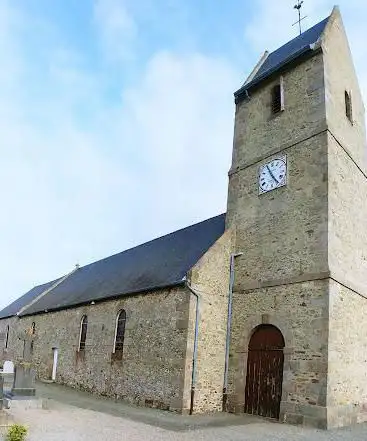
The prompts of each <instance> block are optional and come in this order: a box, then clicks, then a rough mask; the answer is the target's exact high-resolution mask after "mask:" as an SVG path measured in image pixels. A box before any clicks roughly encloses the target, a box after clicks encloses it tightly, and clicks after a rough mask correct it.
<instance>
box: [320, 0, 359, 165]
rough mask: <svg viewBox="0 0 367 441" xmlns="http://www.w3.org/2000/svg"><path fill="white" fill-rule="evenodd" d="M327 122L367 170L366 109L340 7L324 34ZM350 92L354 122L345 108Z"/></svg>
mask: <svg viewBox="0 0 367 441" xmlns="http://www.w3.org/2000/svg"><path fill="white" fill-rule="evenodd" d="M322 50H323V55H324V71H325V72H324V77H325V97H326V117H327V125H328V128H329V130H330V131H331V133H332V134H333V135H334V136H335V137H336V138H337V139H338V141H339V142H340V143H341V144H342V145H343V146H344V148H346V149H347V150H348V152H349V154H350V155H351V157H352V158H353V159H354V161H356V162H357V164H358V165H359V167H361V168H362V169H363V170H364V172H366V159H367V149H366V129H365V115H364V113H365V111H364V104H363V99H362V95H361V92H360V88H359V85H358V79H357V76H356V73H355V69H354V66H353V60H352V55H351V52H350V48H349V44H348V39H347V36H346V33H345V29H344V26H343V22H342V18H341V16H340V12H339V10H338V9H337V8H336V9H335V10H334V11H333V14H332V17H331V18H330V20H329V23H328V24H327V27H326V29H325V31H324V35H323V37H322ZM345 91H347V92H348V93H350V94H351V98H352V114H353V123H351V122H350V121H349V119H348V118H347V116H346V112H345V98H344V92H345Z"/></svg>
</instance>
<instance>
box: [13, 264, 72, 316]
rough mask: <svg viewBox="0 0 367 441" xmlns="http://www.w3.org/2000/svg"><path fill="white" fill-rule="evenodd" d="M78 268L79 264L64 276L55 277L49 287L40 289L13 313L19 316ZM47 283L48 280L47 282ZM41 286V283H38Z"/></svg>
mask: <svg viewBox="0 0 367 441" xmlns="http://www.w3.org/2000/svg"><path fill="white" fill-rule="evenodd" d="M78 269H79V265H76V266H75V268H74V269H73V270H72V271H70V272H69V273H67V274H66V275H65V276H63V277H61V278H60V279H57V280H56V281H55V283H53V284H52V285H51V286H50V287H49V288H47V289H46V290H45V291H42V292H41V293H40V294H39V295H38V296H37V297H35V298H34V299H33V300H32V301H31V302H29V303H27V304H26V305H24V306H23V307H22V308H20V310H19V311H18V312H17V313H16V314H15V315H16V316H18V317H19V315H20V314H23V312H24V311H25V310H27V309H28V308H30V307H31V306H32V305H34V304H35V303H37V302H38V301H39V300H40V299H42V297H44V296H45V295H46V294H48V293H49V292H50V291H52V290H53V289H55V288H56V287H57V286H59V285H60V284H61V283H62V282H64V280H66V279H67V278H68V277H70V276H71V275H72V274H74V273H75V271H77V270H78ZM48 283H49V282H48ZM46 284H47V282H46V283H44V285H46ZM40 286H42V285H40Z"/></svg>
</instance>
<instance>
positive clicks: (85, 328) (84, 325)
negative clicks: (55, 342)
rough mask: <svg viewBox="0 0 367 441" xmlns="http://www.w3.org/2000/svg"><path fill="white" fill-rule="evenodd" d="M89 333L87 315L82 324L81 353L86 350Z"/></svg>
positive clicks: (84, 316)
mask: <svg viewBox="0 0 367 441" xmlns="http://www.w3.org/2000/svg"><path fill="white" fill-rule="evenodd" d="M87 331H88V317H87V316H86V315H83V317H82V321H81V322H80V337H79V351H84V350H85V341H86V340H87Z"/></svg>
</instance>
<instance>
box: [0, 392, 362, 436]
mask: <svg viewBox="0 0 367 441" xmlns="http://www.w3.org/2000/svg"><path fill="white" fill-rule="evenodd" d="M38 390H39V393H40V396H42V397H43V398H44V399H45V402H46V403H47V407H48V409H47V410H45V409H27V410H24V409H20V408H14V407H13V409H11V411H10V412H11V414H12V416H13V417H14V419H15V421H16V422H18V423H23V424H25V425H26V426H27V427H28V428H29V436H28V438H27V441H104V440H106V441H115V440H116V441H117V440H118V441H124V440H126V441H289V440H294V441H298V440H299V441H324V440H332V441H366V440H367V424H359V425H357V426H354V427H352V428H346V429H340V430H334V431H329V432H326V431H321V430H315V429H305V428H301V427H296V426H289V425H286V424H280V423H276V422H270V421H266V420H263V419H260V418H255V417H251V416H234V415H228V414H218V415H216V416H204V417H203V416H193V417H182V416H178V415H174V414H172V413H169V412H162V411H156V410H154V409H142V408H134V407H132V406H128V405H126V404H124V403H121V402H118V403H115V402H113V401H112V400H104V399H101V398H96V397H94V396H91V395H89V394H86V393H81V392H76V391H73V390H70V389H68V388H62V387H60V386H56V385H52V386H47V387H46V386H40V387H39V389H38ZM71 403H72V404H73V405H70V404H71ZM1 439H2V438H1V436H0V440H1Z"/></svg>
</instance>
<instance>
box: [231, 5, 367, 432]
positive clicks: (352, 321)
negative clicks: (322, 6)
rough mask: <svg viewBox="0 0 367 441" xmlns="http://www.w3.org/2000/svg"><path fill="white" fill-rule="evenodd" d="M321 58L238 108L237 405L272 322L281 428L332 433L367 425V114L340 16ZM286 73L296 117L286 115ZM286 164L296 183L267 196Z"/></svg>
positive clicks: (234, 174) (318, 52)
mask: <svg viewBox="0 0 367 441" xmlns="http://www.w3.org/2000/svg"><path fill="white" fill-rule="evenodd" d="M314 52H315V54H314V55H313V56H312V57H311V58H305V59H304V60H303V62H301V63H299V64H297V65H294V66H293V67H292V68H290V69H289V70H285V71H284V72H279V73H278V76H275V77H273V78H272V79H270V80H269V81H268V82H266V83H264V84H262V85H261V86H260V87H259V88H258V89H256V90H253V91H252V93H251V95H250V98H249V99H247V100H243V101H241V102H239V103H238V104H237V107H236V121H235V135H234V150H233V161H232V167H231V170H230V172H229V193H228V211H227V224H228V226H232V227H234V226H235V227H236V247H235V248H236V251H237V252H238V251H244V252H245V254H244V255H243V256H242V257H239V258H238V259H237V260H236V283H235V294H234V320H233V327H232V342H233V345H232V347H231V355H232V357H231V379H232V382H231V392H232V393H231V399H230V402H231V406H232V409H233V410H238V411H241V410H242V411H243V406H244V388H245V384H246V360H247V347H248V342H249V339H250V337H251V335H252V333H253V331H254V329H255V328H256V327H257V326H259V325H261V324H262V323H269V324H272V325H274V326H276V327H277V328H278V329H279V330H281V332H282V333H283V336H284V339H285V343H286V345H285V349H284V356H285V361H284V374H283V388H282V400H281V408H280V419H281V420H282V421H285V422H292V423H298V424H305V425H313V426H316V427H322V428H328V427H333V426H339V425H346V424H350V423H353V422H356V421H363V420H366V419H367V413H366V410H367V403H366V392H367V387H366V381H365V380H366V372H367V360H366V357H365V350H364V348H365V345H366V338H365V337H364V336H365V335H367V329H366V326H364V324H363V323H364V322H365V320H363V317H364V316H365V314H366V313H367V299H366V288H365V283H364V275H365V273H366V268H365V267H366V256H365V255H366V253H367V242H366V240H367V239H366V238H367V233H366V228H365V225H366V222H365V219H366V218H367V212H366V210H367V209H366V208H365V207H366V204H365V201H366V200H367V193H366V192H367V185H366V175H365V171H364V170H365V155H366V145H365V127H364V124H365V122H364V108H363V104H362V99H361V96H360V92H359V88H358V82H357V80H356V77H355V73H354V68H353V63H352V60H351V55H350V51H349V47H348V43H347V39H346V36H345V32H344V28H343V24H342V21H341V17H340V13H339V11H338V9H337V8H335V9H334V11H333V14H332V16H331V17H330V19H329V21H328V24H327V25H326V29H325V31H324V33H323V36H322V37H321V41H320V42H318V43H317V44H316V45H315V47H314ZM279 75H282V77H283V82H284V100H285V110H284V112H281V113H280V114H277V115H275V116H274V115H272V114H271V101H270V100H271V88H272V86H273V85H274V84H276V83H277V82H279ZM345 91H348V92H349V93H350V94H351V96H352V100H353V101H352V104H353V121H352V122H351V121H349V119H348V118H347V116H346V113H345V101H344V100H345V95H344V94H345ZM278 154H286V155H287V165H288V181H287V185H286V186H285V187H282V188H280V189H277V190H276V191H274V192H269V193H267V194H264V195H261V196H259V195H258V188H257V185H258V184H257V176H258V168H259V165H261V164H262V163H264V161H268V160H271V159H272V158H273V157H275V156H276V155H278Z"/></svg>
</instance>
